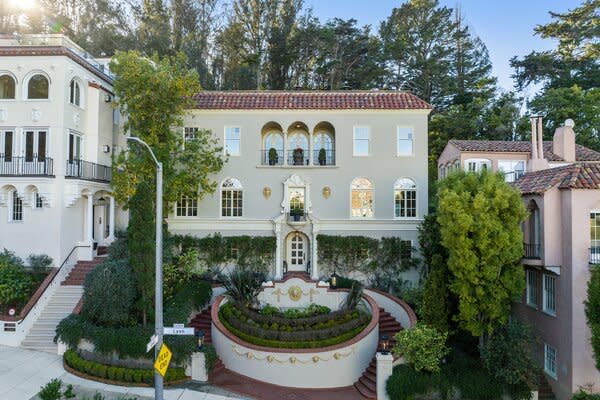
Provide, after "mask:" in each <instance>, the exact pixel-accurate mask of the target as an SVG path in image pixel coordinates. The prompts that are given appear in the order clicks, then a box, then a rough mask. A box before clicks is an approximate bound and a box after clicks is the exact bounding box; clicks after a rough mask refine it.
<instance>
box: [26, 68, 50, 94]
mask: <svg viewBox="0 0 600 400" xmlns="http://www.w3.org/2000/svg"><path fill="white" fill-rule="evenodd" d="M49 89H50V83H49V82H48V78H46V77H45V76H44V75H42V74H35V75H33V76H32V77H31V78H30V79H29V81H28V82H27V98H28V99H47V98H48V92H49Z"/></svg>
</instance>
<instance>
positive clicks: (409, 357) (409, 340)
mask: <svg viewBox="0 0 600 400" xmlns="http://www.w3.org/2000/svg"><path fill="white" fill-rule="evenodd" d="M447 338H448V334H447V333H445V332H439V331H438V330H437V329H435V328H430V327H428V326H426V325H422V324H418V325H417V326H415V327H414V328H411V329H405V330H402V331H400V332H398V333H397V334H396V341H397V343H396V346H395V347H394V348H393V349H392V352H393V353H394V355H396V356H403V357H404V359H405V360H406V362H407V363H409V364H411V365H412V366H413V367H414V369H415V370H416V371H421V370H425V371H429V372H438V371H439V370H440V361H441V359H442V358H443V357H444V356H445V355H447V354H448V348H447V347H446V339H447Z"/></svg>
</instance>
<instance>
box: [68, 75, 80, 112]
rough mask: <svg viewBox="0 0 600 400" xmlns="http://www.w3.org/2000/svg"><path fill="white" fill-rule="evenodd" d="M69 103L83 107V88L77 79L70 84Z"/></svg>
mask: <svg viewBox="0 0 600 400" xmlns="http://www.w3.org/2000/svg"><path fill="white" fill-rule="evenodd" d="M69 103H71V104H73V105H76V106H79V107H81V86H80V85H79V82H77V81H76V80H75V79H73V80H71V83H70V84H69Z"/></svg>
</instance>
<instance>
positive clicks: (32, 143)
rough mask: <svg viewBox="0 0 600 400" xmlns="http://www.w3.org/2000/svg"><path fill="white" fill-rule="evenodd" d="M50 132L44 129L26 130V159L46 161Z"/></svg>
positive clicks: (27, 160) (28, 160)
mask: <svg viewBox="0 0 600 400" xmlns="http://www.w3.org/2000/svg"><path fill="white" fill-rule="evenodd" d="M47 145H48V132H47V131H46V130H45V129H43V130H39V129H26V130H25V161H26V162H32V161H34V160H35V161H39V162H42V161H45V160H46V155H47V151H48V147H47Z"/></svg>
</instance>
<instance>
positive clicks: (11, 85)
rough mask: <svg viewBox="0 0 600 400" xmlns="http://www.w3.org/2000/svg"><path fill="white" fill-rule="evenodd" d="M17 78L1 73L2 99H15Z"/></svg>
mask: <svg viewBox="0 0 600 400" xmlns="http://www.w3.org/2000/svg"><path fill="white" fill-rule="evenodd" d="M15 88H16V82H15V79H14V78H13V77H12V76H10V75H0V99H2V100H7V99H14V98H15Z"/></svg>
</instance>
